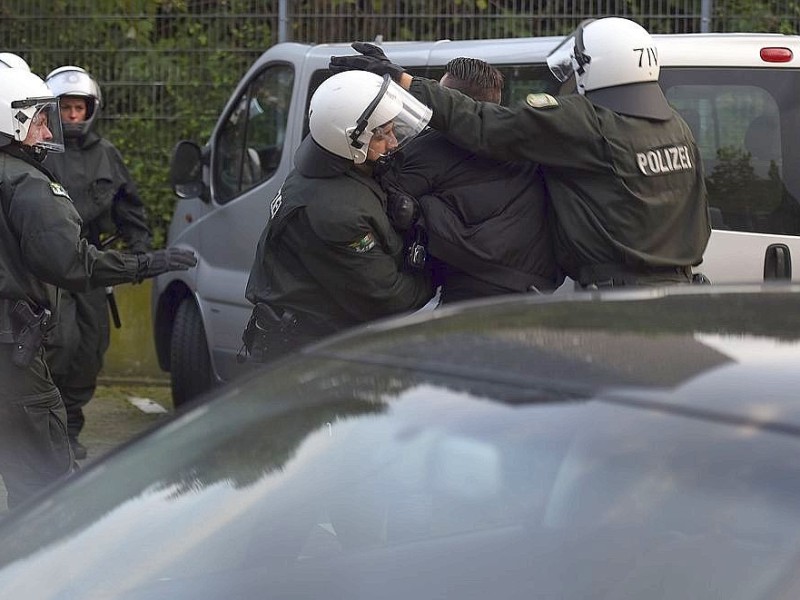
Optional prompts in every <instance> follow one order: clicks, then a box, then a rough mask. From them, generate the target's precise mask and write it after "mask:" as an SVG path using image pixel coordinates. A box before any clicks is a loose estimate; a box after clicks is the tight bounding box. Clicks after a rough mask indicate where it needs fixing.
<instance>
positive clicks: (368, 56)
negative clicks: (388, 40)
mask: <svg viewBox="0 0 800 600" xmlns="http://www.w3.org/2000/svg"><path fill="white" fill-rule="evenodd" d="M351 46H352V47H353V50H355V51H356V52H359V53H360V54H355V55H352V54H351V55H348V56H331V61H330V63H329V64H328V68H329V69H330V70H331V72H332V73H341V72H343V71H369V72H370V73H375V74H376V75H386V74H387V73H388V74H389V76H390V77H391V78H392V79H394V80H395V81H398V82H399V81H400V76H401V75H402V74H403V73H405V69H404V68H403V67H401V66H400V65H396V64H394V63H393V62H391V61H390V60H389V59H388V58H387V56H386V54H384V52H383V50H381V49H380V48H379V47H378V46H376V45H375V44H370V43H368V42H353V44H351Z"/></svg>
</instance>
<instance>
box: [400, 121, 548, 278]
mask: <svg viewBox="0 0 800 600" xmlns="http://www.w3.org/2000/svg"><path fill="white" fill-rule="evenodd" d="M386 177H387V179H389V180H390V182H391V183H393V184H396V185H398V186H399V187H400V188H401V189H403V190H404V191H405V192H407V193H408V194H410V195H411V196H414V197H415V198H418V199H419V201H420V205H421V209H422V213H423V215H424V224H425V230H426V231H427V234H428V250H429V251H430V253H431V255H432V256H434V257H436V258H438V259H440V260H442V261H444V262H445V263H447V264H448V265H450V266H452V267H455V268H456V269H457V270H459V271H463V272H464V273H468V274H469V275H470V276H473V277H475V278H477V279H481V280H483V281H487V282H489V283H491V284H494V285H496V286H498V287H500V288H505V289H507V290H509V291H516V292H524V291H527V290H529V289H530V286H535V287H536V288H537V289H539V290H542V291H544V290H553V289H555V288H556V287H557V286H558V285H559V284H560V283H561V278H560V277H559V276H558V269H557V267H556V262H555V258H554V255H553V242H552V237H551V233H550V226H549V221H548V214H547V213H548V210H549V207H548V204H547V192H546V190H545V188H544V183H543V181H542V177H541V175H540V174H539V173H538V172H537V167H536V165H534V164H532V163H530V162H525V161H521V162H519V161H518V162H501V161H495V160H491V159H488V158H484V157H482V156H478V155H476V154H474V153H472V152H470V151H468V150H465V149H463V148H461V147H460V146H457V145H455V144H454V143H453V142H451V141H450V140H448V139H447V137H446V136H445V135H444V134H442V133H441V132H439V131H435V130H433V129H429V130H427V131H425V132H424V133H423V134H421V135H420V136H418V137H417V138H415V139H413V140H412V141H411V142H410V143H409V144H408V146H406V147H405V148H404V149H403V151H402V155H401V156H400V157H398V159H397V160H396V161H394V162H393V163H392V169H391V171H390V172H389V173H388V174H387V176H386Z"/></svg>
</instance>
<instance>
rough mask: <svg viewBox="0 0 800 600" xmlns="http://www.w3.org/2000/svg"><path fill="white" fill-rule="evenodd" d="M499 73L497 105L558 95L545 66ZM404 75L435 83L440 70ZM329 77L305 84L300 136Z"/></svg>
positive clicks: (320, 76)
mask: <svg viewBox="0 0 800 600" xmlns="http://www.w3.org/2000/svg"><path fill="white" fill-rule="evenodd" d="M497 68H498V69H500V71H501V72H502V73H503V76H504V78H505V84H504V86H503V99H502V102H501V104H503V105H504V106H512V105H514V104H517V103H519V102H522V101H524V100H525V97H526V96H527V95H528V94H530V93H537V92H546V93H549V94H555V93H557V92H558V82H557V81H556V80H555V79H554V78H553V76H552V75H551V74H550V70H549V69H548V68H547V65H498V67H497ZM408 72H409V73H410V74H411V75H413V76H415V77H426V78H428V79H435V80H437V81H438V80H439V79H441V78H442V75H444V67H443V66H442V67H410V68H409V69H408ZM329 76H330V71H327V70H320V71H316V72H314V74H313V75H312V76H311V78H310V80H309V85H308V96H307V97H306V113H305V114H306V117H305V120H304V126H303V136H304V137H305V136H306V135H308V103H309V102H311V96H312V95H313V94H314V92H315V91H316V89H317V88H318V87H319V85H320V84H321V83H322V82H323V81H325V79H327V78H328V77H329Z"/></svg>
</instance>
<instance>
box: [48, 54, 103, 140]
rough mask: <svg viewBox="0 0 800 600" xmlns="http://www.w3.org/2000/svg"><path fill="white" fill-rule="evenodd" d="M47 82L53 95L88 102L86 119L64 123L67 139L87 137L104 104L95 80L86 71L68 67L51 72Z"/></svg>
mask: <svg viewBox="0 0 800 600" xmlns="http://www.w3.org/2000/svg"><path fill="white" fill-rule="evenodd" d="M45 82H46V83H47V85H48V87H49V88H50V89H51V90H52V92H53V94H55V95H56V96H58V97H59V98H60V99H63V98H81V99H82V100H84V101H85V102H86V119H84V120H83V121H78V122H69V121H64V123H63V125H64V135H65V136H66V137H80V136H83V135H86V134H87V133H88V132H89V130H90V129H91V127H92V124H93V123H94V119H95V117H97V114H98V113H99V112H100V106H101V105H102V103H103V96H102V94H101V93H100V86H99V85H97V82H96V81H95V80H94V78H93V77H92V76H91V75H89V73H87V72H86V70H85V69H81V68H80V67H75V66H71V65H68V66H64V67H59V68H57V69H55V70H53V71H51V72H50V74H49V75H48V76H47V78H46V79H45Z"/></svg>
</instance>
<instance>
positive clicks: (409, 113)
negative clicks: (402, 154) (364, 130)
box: [373, 81, 433, 155]
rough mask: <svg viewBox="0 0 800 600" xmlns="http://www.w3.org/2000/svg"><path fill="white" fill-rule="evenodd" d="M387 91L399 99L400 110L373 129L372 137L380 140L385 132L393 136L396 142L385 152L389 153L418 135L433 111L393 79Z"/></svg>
mask: <svg viewBox="0 0 800 600" xmlns="http://www.w3.org/2000/svg"><path fill="white" fill-rule="evenodd" d="M393 88H394V89H393ZM387 93H395V94H396V98H397V99H398V100H399V101H400V102H399V104H400V111H399V112H398V113H397V114H396V115H394V117H393V118H392V119H391V120H390V121H388V122H386V123H383V124H381V126H380V127H377V128H376V129H374V130H373V139H379V140H380V139H381V137H382V136H384V135H386V134H387V133H388V134H389V135H391V136H393V137H394V141H395V142H396V144H392V145H391V148H390V149H389V150H388V152H387V153H386V154H387V155H389V154H393V153H395V152H397V151H398V150H400V149H401V148H402V147H403V146H405V145H406V144H407V143H408V142H409V141H410V140H412V139H413V138H415V137H416V136H417V135H419V134H420V133H421V132H422V130H423V129H425V127H426V126H427V125H428V121H430V120H431V115H432V114H433V112H432V111H431V109H430V108H428V107H427V106H426V105H424V104H423V103H422V102H420V101H419V100H417V99H416V98H414V96H412V95H411V94H409V93H408V92H407V91H406V90H404V89H403V88H402V87H400V86H399V85H397V84H396V83H395V82H394V81H392V82H391V83H390V84H389V90H387ZM375 136H377V138H376V137H375Z"/></svg>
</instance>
